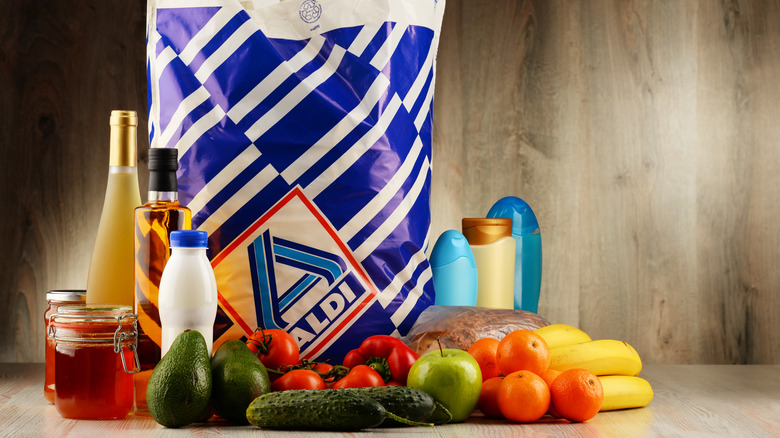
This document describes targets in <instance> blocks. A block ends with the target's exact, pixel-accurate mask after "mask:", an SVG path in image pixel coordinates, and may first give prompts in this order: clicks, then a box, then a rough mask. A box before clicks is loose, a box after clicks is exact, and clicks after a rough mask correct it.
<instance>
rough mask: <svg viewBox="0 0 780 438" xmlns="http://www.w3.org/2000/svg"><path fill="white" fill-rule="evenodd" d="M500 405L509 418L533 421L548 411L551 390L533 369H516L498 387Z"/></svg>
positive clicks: (524, 421) (522, 421) (517, 420)
mask: <svg viewBox="0 0 780 438" xmlns="http://www.w3.org/2000/svg"><path fill="white" fill-rule="evenodd" d="M498 407H499V409H500V410H501V413H502V414H504V417H506V418H507V419H508V420H511V421H515V422H518V423H531V422H534V421H536V420H538V419H540V418H542V416H544V414H546V413H547V410H548V409H549V407H550V390H549V389H548V388H547V384H546V383H544V380H542V378H541V377H539V376H538V375H536V374H534V373H532V372H531V371H527V370H522V371H515V372H514V373H511V374H509V375H508V376H506V377H504V380H503V381H502V382H501V385H500V386H499V387H498Z"/></svg>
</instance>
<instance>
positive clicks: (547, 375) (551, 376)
mask: <svg viewBox="0 0 780 438" xmlns="http://www.w3.org/2000/svg"><path fill="white" fill-rule="evenodd" d="M562 372H563V371H558V370H554V369H552V368H548V369H547V370H546V371H545V372H543V373H542V374H541V375H540V376H539V377H541V378H542V380H544V383H546V384H547V387H548V388H552V384H553V382H554V381H555V378H556V377H558V376H560V375H561V373H562Z"/></svg>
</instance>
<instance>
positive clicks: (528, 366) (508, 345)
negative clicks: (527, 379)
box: [496, 330, 550, 376]
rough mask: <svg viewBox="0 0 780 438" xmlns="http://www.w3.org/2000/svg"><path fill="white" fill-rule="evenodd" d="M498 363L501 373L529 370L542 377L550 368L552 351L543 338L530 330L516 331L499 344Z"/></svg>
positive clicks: (497, 351)
mask: <svg viewBox="0 0 780 438" xmlns="http://www.w3.org/2000/svg"><path fill="white" fill-rule="evenodd" d="M496 362H497V363H498V368H499V369H500V370H501V372H502V373H503V374H504V375H505V376H508V375H509V374H511V373H513V372H515V371H519V370H527V371H531V372H532V373H534V374H536V375H539V376H540V375H542V374H543V373H544V372H545V371H547V367H548V366H550V349H549V348H547V343H546V342H545V341H544V339H542V337H541V336H539V335H537V334H536V333H534V332H532V331H530V330H515V331H513V332H511V333H509V334H508V335H506V336H504V339H502V340H501V341H500V342H499V343H498V349H497V350H496Z"/></svg>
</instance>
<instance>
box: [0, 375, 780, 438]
mask: <svg viewBox="0 0 780 438" xmlns="http://www.w3.org/2000/svg"><path fill="white" fill-rule="evenodd" d="M641 376H642V377H644V378H646V379H647V380H648V381H650V383H651V384H652V385H653V389H654V390H655V398H654V399H653V402H652V403H651V404H650V406H648V407H646V408H642V409H631V410H624V411H614V412H602V413H600V414H598V415H596V417H595V418H593V419H591V420H590V421H588V422H585V423H579V424H573V423H568V422H566V421H564V420H554V419H551V418H549V417H545V418H544V420H543V421H541V422H538V423H534V424H526V425H520V424H510V423H508V422H504V421H496V420H488V419H486V418H484V417H481V416H479V415H474V416H472V417H471V418H470V419H469V420H468V421H466V422H465V423H461V424H450V425H444V426H437V427H434V428H420V427H417V428H402V429H373V430H369V431H365V432H360V433H325V432H293V431H290V432H286V431H269V430H263V429H259V428H255V427H253V426H244V427H235V426H230V425H228V424H227V423H222V422H216V421H212V422H209V423H206V424H200V425H194V426H190V427H186V428H182V429H166V428H164V427H162V426H160V425H158V424H157V423H155V422H154V420H152V419H151V418H149V417H140V416H133V415H130V416H129V417H127V418H126V419H124V420H114V421H87V420H66V419H64V418H61V417H60V416H59V414H58V413H57V410H56V409H55V408H54V406H53V405H50V404H48V403H47V402H46V399H44V397H43V364H16V363H13V364H11V363H7V364H0V437H28V436H30V437H37V436H46V437H49V436H51V437H78V438H82V437H93V436H94V437H110V438H121V437H133V438H141V437H155V438H165V437H173V436H184V435H189V434H195V435H197V436H199V437H223V436H230V437H243V436H254V437H268V438H274V437H306V438H317V437H335V436H350V437H354V436H381V437H392V436H406V437H422V436H431V437H453V436H454V437H491V438H497V437H507V438H508V437H525V436H528V437H531V436H533V437H537V436H554V437H642V436H662V437H676V436H681V437H682V436H684V437H690V436H695V437H712V436H723V437H780V365H656V366H652V365H648V366H646V367H645V369H644V370H643V371H642V373H641Z"/></svg>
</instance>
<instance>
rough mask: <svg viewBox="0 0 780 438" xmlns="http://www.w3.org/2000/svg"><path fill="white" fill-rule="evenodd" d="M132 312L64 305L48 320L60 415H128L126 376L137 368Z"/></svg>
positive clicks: (129, 385) (112, 307) (129, 378)
mask: <svg viewBox="0 0 780 438" xmlns="http://www.w3.org/2000/svg"><path fill="white" fill-rule="evenodd" d="M132 312H133V309H132V308H131V307H130V306H117V305H65V306H60V307H59V309H58V310H57V313H55V314H53V315H51V316H50V317H49V321H50V323H49V333H48V335H49V337H50V338H52V339H54V343H55V349H54V359H55V360H54V367H55V369H54V388H55V392H54V406H55V407H56V408H57V411H58V412H59V413H60V415H62V416H63V417H65V418H89V419H113V418H124V417H125V416H127V414H128V413H129V412H130V411H131V410H132V408H133V376H132V374H133V373H137V372H138V371H140V369H141V367H140V361H139V359H138V352H137V343H138V328H137V324H138V315H136V314H134V313H132ZM127 350H129V351H127ZM130 353H132V355H130Z"/></svg>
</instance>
